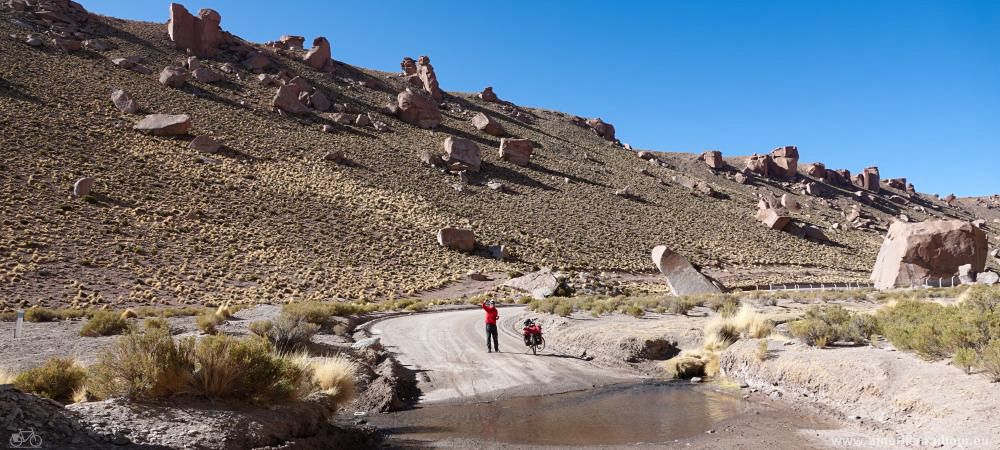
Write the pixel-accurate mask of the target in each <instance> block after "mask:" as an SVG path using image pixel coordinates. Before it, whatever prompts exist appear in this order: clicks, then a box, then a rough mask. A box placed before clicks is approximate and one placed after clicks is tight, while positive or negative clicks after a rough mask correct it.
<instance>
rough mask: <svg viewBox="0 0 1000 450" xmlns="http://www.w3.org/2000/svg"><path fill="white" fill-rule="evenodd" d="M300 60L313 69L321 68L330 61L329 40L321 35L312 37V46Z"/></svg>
mask: <svg viewBox="0 0 1000 450" xmlns="http://www.w3.org/2000/svg"><path fill="white" fill-rule="evenodd" d="M302 60H303V61H305V63H306V64H308V65H309V67H312V68H313V69H316V70H323V68H324V67H326V65H327V64H329V63H330V41H327V40H326V38H325V37H322V36H320V37H318V38H316V39H313V43H312V47H310V48H309V52H307V53H306V55H305V56H304V57H302Z"/></svg>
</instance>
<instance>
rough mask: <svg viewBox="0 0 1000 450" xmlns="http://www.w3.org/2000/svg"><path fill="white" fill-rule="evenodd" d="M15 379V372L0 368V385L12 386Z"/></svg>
mask: <svg viewBox="0 0 1000 450" xmlns="http://www.w3.org/2000/svg"><path fill="white" fill-rule="evenodd" d="M15 378H17V372H15V371H13V370H10V369H4V368H0V384H14V379H15Z"/></svg>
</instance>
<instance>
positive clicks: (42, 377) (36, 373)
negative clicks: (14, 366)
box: [12, 358, 87, 403]
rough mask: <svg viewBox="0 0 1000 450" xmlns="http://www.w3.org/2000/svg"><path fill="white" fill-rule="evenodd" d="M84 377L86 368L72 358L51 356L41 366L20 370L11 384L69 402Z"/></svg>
mask: <svg viewBox="0 0 1000 450" xmlns="http://www.w3.org/2000/svg"><path fill="white" fill-rule="evenodd" d="M86 378H87V372H86V370H85V369H84V368H83V367H81V366H79V365H78V364H77V363H76V361H74V360H73V359H71V358H52V359H49V360H48V361H46V362H45V364H42V365H41V366H38V367H35V368H32V369H28V370H27V371H24V372H21V373H20V374H18V375H17V376H16V377H14V380H13V383H12V384H13V385H14V387H16V388H17V389H19V390H21V391H23V392H30V393H33V394H38V395H40V396H42V397H46V398H51V399H52V400H55V401H57V402H60V403H70V402H72V400H73V393H74V392H75V391H76V390H78V389H80V388H81V387H82V386H83V383H84V381H86Z"/></svg>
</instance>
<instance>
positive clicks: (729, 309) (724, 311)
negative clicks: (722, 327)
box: [718, 303, 740, 317]
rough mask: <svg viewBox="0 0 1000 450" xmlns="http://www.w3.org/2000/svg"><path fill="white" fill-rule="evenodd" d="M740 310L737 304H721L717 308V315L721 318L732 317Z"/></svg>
mask: <svg viewBox="0 0 1000 450" xmlns="http://www.w3.org/2000/svg"><path fill="white" fill-rule="evenodd" d="M739 310H740V304H739V303H723V304H722V306H720V307H719V311H718V312H719V315H720V316H722V317H733V316H735V315H736V313H737V312H739Z"/></svg>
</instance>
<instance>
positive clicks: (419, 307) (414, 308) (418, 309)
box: [406, 301, 427, 312]
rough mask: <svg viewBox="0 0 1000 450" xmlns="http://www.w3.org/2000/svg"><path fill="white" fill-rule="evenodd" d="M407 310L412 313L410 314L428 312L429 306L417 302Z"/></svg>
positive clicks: (407, 307)
mask: <svg viewBox="0 0 1000 450" xmlns="http://www.w3.org/2000/svg"><path fill="white" fill-rule="evenodd" d="M406 310H407V311H410V312H421V311H426V310H427V304H426V303H424V302H421V301H416V302H413V303H411V304H409V305H408V306H406Z"/></svg>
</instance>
